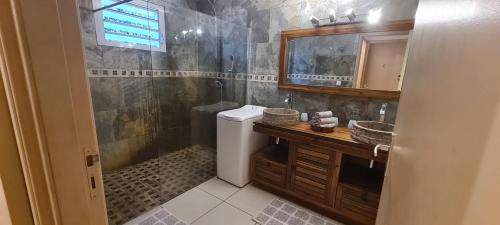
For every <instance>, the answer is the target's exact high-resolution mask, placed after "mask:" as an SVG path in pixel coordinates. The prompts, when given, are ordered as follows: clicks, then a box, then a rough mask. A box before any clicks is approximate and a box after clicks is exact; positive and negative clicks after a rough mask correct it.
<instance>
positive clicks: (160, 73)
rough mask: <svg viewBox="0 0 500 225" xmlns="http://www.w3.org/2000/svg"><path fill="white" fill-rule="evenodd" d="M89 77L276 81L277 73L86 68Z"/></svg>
mask: <svg viewBox="0 0 500 225" xmlns="http://www.w3.org/2000/svg"><path fill="white" fill-rule="evenodd" d="M87 75H88V76H89V77H122V78H126V77H146V78H147V77H165V78H178V77H200V78H212V79H235V80H248V81H257V82H273V83H277V82H278V76H277V75H269V74H267V75H261V74H246V73H221V72H204V71H181V70H125V69H95V68H91V69H88V70H87Z"/></svg>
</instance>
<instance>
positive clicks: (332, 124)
mask: <svg viewBox="0 0 500 225" xmlns="http://www.w3.org/2000/svg"><path fill="white" fill-rule="evenodd" d="M319 126H320V127H322V128H333V127H335V126H336V124H334V123H329V124H322V125H319Z"/></svg>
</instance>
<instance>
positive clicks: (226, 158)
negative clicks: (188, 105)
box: [217, 105, 268, 187]
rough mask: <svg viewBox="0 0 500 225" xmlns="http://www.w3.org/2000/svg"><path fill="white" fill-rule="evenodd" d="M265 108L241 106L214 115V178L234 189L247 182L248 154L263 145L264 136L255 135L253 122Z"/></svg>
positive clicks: (264, 141) (248, 172) (248, 175)
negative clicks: (215, 156) (215, 145)
mask: <svg viewBox="0 0 500 225" xmlns="http://www.w3.org/2000/svg"><path fill="white" fill-rule="evenodd" d="M264 109H265V107H261V106H254V105H245V106H243V107H241V108H239V109H233V110H229V111H224V112H220V113H218V114H217V176H218V177H219V178H220V179H223V180H225V181H227V182H229V183H232V184H234V185H236V186H238V187H243V186H245V185H246V184H247V183H248V182H250V155H251V154H252V153H254V152H255V151H257V150H258V149H260V148H262V147H264V146H265V145H266V144H267V141H268V138H267V136H266V135H263V134H260V133H256V132H254V131H253V130H252V129H253V122H254V121H257V120H260V119H261V118H262V113H263V110H264Z"/></svg>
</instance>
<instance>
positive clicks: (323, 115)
mask: <svg viewBox="0 0 500 225" xmlns="http://www.w3.org/2000/svg"><path fill="white" fill-rule="evenodd" d="M315 115H316V116H317V117H319V118H328V117H332V116H333V112H332V111H324V112H317V113H316V114H315Z"/></svg>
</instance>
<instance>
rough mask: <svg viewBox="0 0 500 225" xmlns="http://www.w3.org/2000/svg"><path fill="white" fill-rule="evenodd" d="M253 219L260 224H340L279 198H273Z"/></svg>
mask: <svg viewBox="0 0 500 225" xmlns="http://www.w3.org/2000/svg"><path fill="white" fill-rule="evenodd" d="M253 220H254V221H255V222H256V223H257V224H260V225H342V224H341V223H339V222H337V221H334V220H331V219H329V218H326V217H323V216H319V215H318V214H316V213H312V212H310V211H309V210H307V209H304V208H302V207H300V206H297V205H295V204H292V203H289V202H287V201H284V200H281V199H274V200H273V201H272V202H270V203H269V204H268V205H267V206H266V207H265V208H264V209H263V210H262V212H260V213H259V214H258V215H257V216H256V217H254V218H253Z"/></svg>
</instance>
